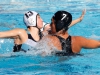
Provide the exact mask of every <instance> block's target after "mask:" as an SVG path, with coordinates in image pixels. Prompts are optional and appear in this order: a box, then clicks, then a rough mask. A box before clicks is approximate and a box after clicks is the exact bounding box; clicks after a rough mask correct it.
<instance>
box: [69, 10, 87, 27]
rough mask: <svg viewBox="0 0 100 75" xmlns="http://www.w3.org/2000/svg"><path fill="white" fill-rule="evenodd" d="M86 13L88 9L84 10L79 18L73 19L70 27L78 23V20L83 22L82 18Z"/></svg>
mask: <svg viewBox="0 0 100 75" xmlns="http://www.w3.org/2000/svg"><path fill="white" fill-rule="evenodd" d="M85 13H86V9H84V10H83V12H82V15H81V16H80V17H79V18H78V19H76V20H73V21H72V23H71V24H70V25H69V28H70V27H71V26H73V25H75V24H77V23H78V22H81V21H82V19H83V18H84V15H85Z"/></svg>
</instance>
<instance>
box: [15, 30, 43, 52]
mask: <svg viewBox="0 0 100 75" xmlns="http://www.w3.org/2000/svg"><path fill="white" fill-rule="evenodd" d="M39 37H40V39H41V38H42V37H43V34H42V32H40V31H39ZM36 44H37V41H35V40H34V39H33V38H32V36H31V34H30V33H28V40H27V41H26V42H25V43H23V44H20V45H17V44H15V46H14V47H13V52H19V51H24V52H26V51H28V50H31V49H32V48H33V47H35V46H36Z"/></svg>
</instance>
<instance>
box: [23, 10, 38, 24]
mask: <svg viewBox="0 0 100 75" xmlns="http://www.w3.org/2000/svg"><path fill="white" fill-rule="evenodd" d="M37 15H38V13H37V12H35V11H28V12H26V13H25V14H24V22H25V24H26V26H36V25H37Z"/></svg>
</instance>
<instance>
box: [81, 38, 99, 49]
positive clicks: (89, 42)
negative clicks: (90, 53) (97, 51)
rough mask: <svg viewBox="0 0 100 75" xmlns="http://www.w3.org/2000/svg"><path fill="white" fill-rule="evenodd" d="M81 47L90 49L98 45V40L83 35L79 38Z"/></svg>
mask: <svg viewBox="0 0 100 75" xmlns="http://www.w3.org/2000/svg"><path fill="white" fill-rule="evenodd" d="M79 40H80V41H81V42H80V45H81V46H82V48H87V49H92V48H98V47H100V41H98V40H94V39H87V38H84V37H81V38H79Z"/></svg>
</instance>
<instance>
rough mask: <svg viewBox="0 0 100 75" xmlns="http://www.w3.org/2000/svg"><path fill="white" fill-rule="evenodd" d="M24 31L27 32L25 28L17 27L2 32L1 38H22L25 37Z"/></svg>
mask: <svg viewBox="0 0 100 75" xmlns="http://www.w3.org/2000/svg"><path fill="white" fill-rule="evenodd" d="M24 33H26V32H25V30H23V29H18V28H16V29H13V30H9V31H4V32H0V38H16V37H18V36H20V38H22V37H24V36H23V35H25V34H24Z"/></svg>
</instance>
